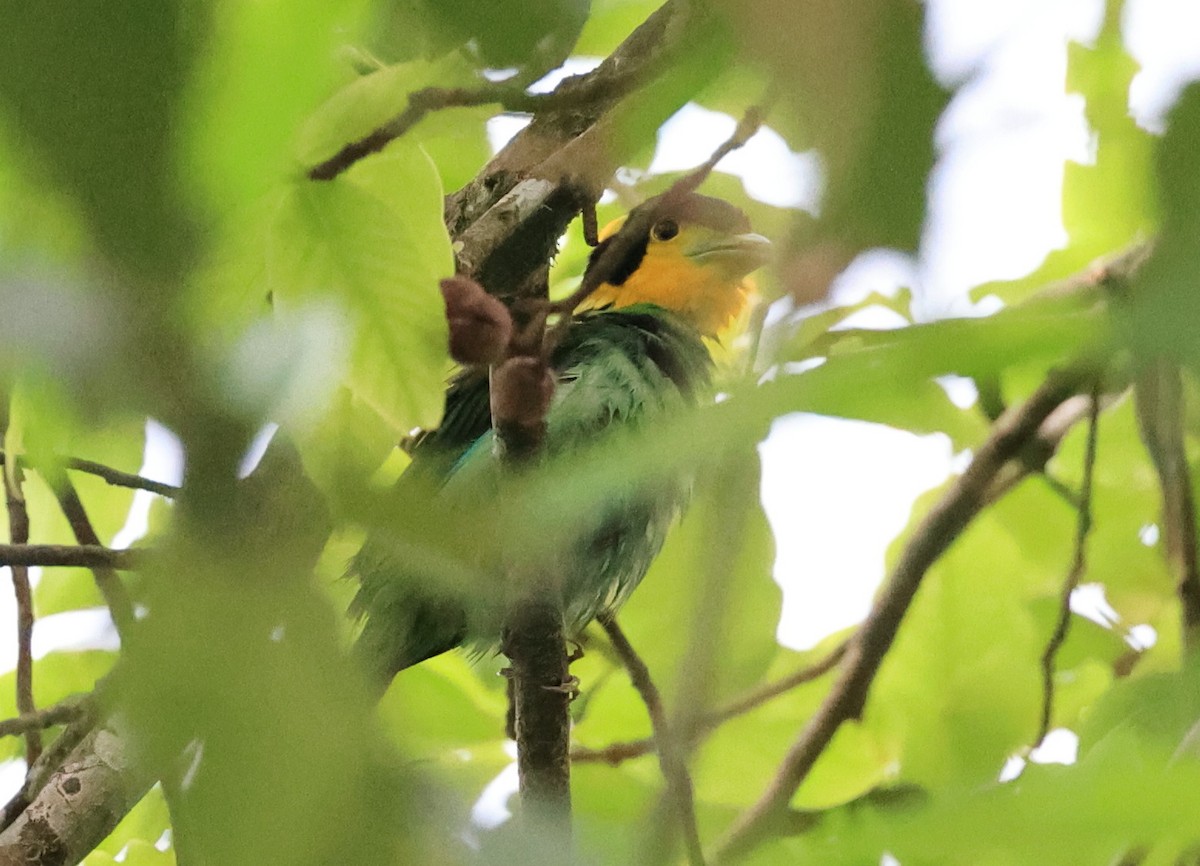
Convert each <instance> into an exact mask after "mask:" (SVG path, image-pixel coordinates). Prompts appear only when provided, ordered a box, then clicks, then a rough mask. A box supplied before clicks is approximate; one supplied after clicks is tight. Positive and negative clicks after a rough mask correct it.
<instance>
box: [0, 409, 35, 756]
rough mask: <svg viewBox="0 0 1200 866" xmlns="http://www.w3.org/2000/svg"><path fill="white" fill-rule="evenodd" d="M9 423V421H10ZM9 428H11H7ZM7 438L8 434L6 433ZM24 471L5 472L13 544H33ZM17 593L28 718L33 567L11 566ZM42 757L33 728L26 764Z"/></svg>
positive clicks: (20, 688) (21, 706) (21, 693)
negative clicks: (23, 484) (22, 485)
mask: <svg viewBox="0 0 1200 866" xmlns="http://www.w3.org/2000/svg"><path fill="white" fill-rule="evenodd" d="M6 420H7V418H6ZM5 426H6V428H7V424H6V425H5ZM3 435H4V436H5V437H7V435H8V430H7V429H5V430H4V431H3ZM21 478H22V473H21V469H20V467H18V466H13V467H8V468H6V471H5V472H4V498H5V502H6V503H7V506H8V537H9V538H10V539H11V540H12V543H13V544H26V543H28V541H29V511H28V510H27V509H26V508H25V495H24V493H23V491H22V490H21ZM9 572H10V573H11V574H12V584H13V593H14V595H15V596H16V601H17V671H16V688H17V712H18V713H20V714H21V715H23V716H24V715H28V714H30V713H33V712H35V711H36V710H37V705H36V704H35V703H34V700H33V619H34V616H33V590H32V588H31V586H30V583H29V567H28V566H26V565H20V564H16V563H10V564H9ZM41 753H42V732H41V730H40V729H38V728H31V729H29V730H27V731H26V732H25V761H26V763H27V764H28V765H30V766H32V765H33V762H34V761H36V760H37V759H38V755H40V754H41Z"/></svg>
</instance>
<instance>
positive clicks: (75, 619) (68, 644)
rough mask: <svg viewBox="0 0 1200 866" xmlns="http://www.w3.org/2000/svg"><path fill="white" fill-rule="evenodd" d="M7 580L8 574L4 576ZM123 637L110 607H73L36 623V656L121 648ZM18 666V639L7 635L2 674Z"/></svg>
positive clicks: (1, 649) (0, 658) (0, 654)
mask: <svg viewBox="0 0 1200 866" xmlns="http://www.w3.org/2000/svg"><path fill="white" fill-rule="evenodd" d="M4 580H5V582H8V581H7V576H6V577H5V578H4ZM120 647H121V641H120V639H119V638H118V637H117V630H116V628H115V627H114V626H113V621H112V616H110V615H109V612H108V608H106V607H89V608H84V609H83V610H69V611H65V612H63V613H55V614H51V615H50V616H43V617H40V618H38V619H37V620H36V621H35V622H34V624H33V647H32V649H33V657H34V659H35V660H37V659H40V658H43V657H44V656H46V655H48V654H49V653H52V652H55V651H57V650H71V651H76V652H77V651H80V650H113V651H115V650H118V649H120ZM16 666H17V642H16V641H15V640H14V639H12V638H11V637H8V635H6V639H5V640H3V641H0V674H6V673H8V672H9V671H11V670H12V669H13V668H15V667H16Z"/></svg>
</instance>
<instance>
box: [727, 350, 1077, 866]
mask: <svg viewBox="0 0 1200 866" xmlns="http://www.w3.org/2000/svg"><path fill="white" fill-rule="evenodd" d="M1084 377H1085V372H1084V371H1083V370H1081V369H1078V368H1075V369H1072V370H1070V371H1067V372H1062V373H1055V374H1052V375H1051V376H1050V377H1049V379H1048V380H1047V381H1046V382H1045V383H1044V384H1043V385H1042V386H1041V387H1039V388H1038V389H1037V391H1036V392H1034V394H1033V396H1031V397H1030V398H1029V400H1028V401H1026V402H1025V404H1024V405H1022V406H1020V407H1018V408H1016V409H1009V410H1008V411H1006V412H1005V413H1004V414H1003V415H1002V416H1001V417H1000V418H999V420H997V421H996V423H995V425H994V426H993V429H992V433H991V435H990V436H989V437H988V439H987V441H986V442H985V443H984V444H983V445H982V446H981V447H980V449H979V451H978V452H977V453H976V455H975V459H974V460H972V461H971V465H970V466H968V467H967V470H966V471H965V472H964V473H963V474H962V475H961V476H959V478H958V479H957V481H955V483H954V484H953V485H952V486H951V487H950V489H949V490H948V491H947V492H946V493H945V494H944V495H943V496H942V498H941V499H940V500H939V501H938V503H937V504H936V505H935V506H934V507H933V509H932V510H931V511H930V512H929V514H927V515H926V517H925V519H924V520H923V521H922V522H921V524H920V526H918V527H917V529H916V531H915V532H914V533H913V535H912V538H910V539H909V542H908V544H907V545H906V546H905V548H904V552H903V553H902V555H901V557H900V560H899V562H897V564H896V567H895V569H894V570H893V572H892V574H891V576H890V577H889V578H888V581H887V584H886V586H885V588H884V590H883V591H882V592H881V593H880V595H879V596H878V597H877V598H876V600H875V604H874V606H873V607H872V609H871V612H870V614H868V616H867V618H866V620H865V621H864V622H863V625H862V627H861V628H860V629H859V631H858V633H857V634H856V635H855V637H854V639H853V641H852V642H851V644H850V647H849V649H848V651H847V654H846V658H845V661H844V662H843V664H842V670H841V675H840V676H839V678H838V680H837V682H836V683H835V684H834V686H833V688H832V690H831V691H830V693H829V695H828V696H827V697H826V699H825V701H824V702H823V703H822V704H821V707H820V708H819V709H818V710H817V713H816V715H814V716H813V717H812V719H810V720H809V722H808V724H807V725H806V726H805V728H804V730H803V731H802V732H801V733H800V735H799V737H798V738H797V739H796V741H795V743H793V744H792V747H791V748H790V749H789V750H788V752H787V754H786V755H785V757H784V759H783V762H782V764H781V765H780V767H779V769H778V771H777V772H776V774H775V776H774V778H773V779H772V780H771V782H770V784H769V785H768V786H767V789H766V791H764V792H763V794H762V796H761V797H760V798H759V800H758V801H757V802H756V803H755V804H754V805H753V806H751V807H750V808H749V809H747V810H746V811H745V812H744V813H742V815H741V816H740V817H739V818H738V820H737V821H735V822H734V824H733V826H732V827H731V828H730V830H729V832H728V833H727V834H726V835H725V837H724V838H723V839H722V840H721V842H720V843H719V844H718V847H717V856H716V858H715V859H716V860H720V861H725V860H731V859H734V858H736V857H739V856H741V855H742V854H744V853H746V852H747V851H748V850H749V849H750V848H752V847H753V846H754V845H755V844H756V843H757V842H758V841H759V840H760V839H762V838H764V837H765V836H767V835H769V834H771V833H773V832H776V831H777V830H778V829H779V825H780V824H781V822H782V821H783V819H784V817H785V816H786V813H787V805H788V802H789V801H790V800H791V798H792V795H793V794H795V792H796V789H797V788H799V787H800V784H801V783H802V782H803V781H804V780H805V779H806V778H807V777H808V774H809V772H810V771H811V770H812V768H813V766H814V765H815V764H816V762H817V758H819V757H820V756H821V754H822V753H823V752H824V751H825V749H826V748H827V747H828V745H829V743H830V742H831V741H832V740H833V736H834V734H835V733H836V732H837V730H838V729H839V728H840V727H841V726H842V724H843V723H844V722H846V721H849V720H851V719H856V718H859V717H860V716H861V715H862V711H863V707H864V705H865V703H866V699H867V693H868V691H869V690H870V687H871V684H872V682H873V681H874V679H875V675H876V673H878V671H879V667H880V665H881V664H882V663H883V659H884V657H885V656H886V654H887V652H888V650H889V649H890V648H891V645H892V641H893V640H894V639H895V637H896V633H897V631H898V630H899V628H900V623H901V621H902V620H903V618H904V614H905V613H906V612H907V611H908V608H909V606H910V605H911V603H912V600H913V598H914V596H915V595H916V592H917V589H918V588H919V587H920V585H921V580H922V578H923V577H924V576H925V573H926V572H927V571H928V569H929V567H930V566H931V565H932V564H933V563H934V562H935V561H936V560H937V559H938V557H940V556H941V555H942V554H943V553H944V552H945V551H946V549H947V548H948V547H949V546H950V545H951V543H952V542H953V541H954V540H955V539H957V538H958V536H959V535H960V534H961V533H962V531H963V529H965V528H966V526H967V524H969V523H970V521H971V520H972V519H973V518H974V517H975V515H976V514H978V513H979V511H980V510H981V509H982V508H983V507H984V505H985V504H986V502H987V491H988V489H989V488H990V487H991V484H992V481H993V479H994V478H995V477H996V474H997V473H998V472H1000V470H1001V469H1002V468H1003V467H1004V465H1005V464H1006V463H1007V462H1008V461H1009V460H1011V459H1013V458H1014V457H1016V456H1017V455H1018V454H1019V453H1020V451H1021V449H1022V448H1023V447H1024V446H1025V445H1026V444H1027V443H1028V442H1029V441H1030V440H1031V439H1032V438H1033V437H1034V436H1035V435H1036V434H1037V431H1038V428H1039V427H1040V426H1041V424H1042V422H1043V421H1045V420H1046V418H1047V417H1048V416H1049V415H1050V413H1051V412H1053V411H1054V410H1055V409H1056V408H1057V407H1058V406H1059V405H1061V404H1062V403H1063V401H1065V400H1067V399H1068V398H1069V397H1070V396H1071V395H1072V394H1073V393H1075V391H1076V389H1077V387H1078V385H1079V383H1080V381H1082V380H1083V379H1084Z"/></svg>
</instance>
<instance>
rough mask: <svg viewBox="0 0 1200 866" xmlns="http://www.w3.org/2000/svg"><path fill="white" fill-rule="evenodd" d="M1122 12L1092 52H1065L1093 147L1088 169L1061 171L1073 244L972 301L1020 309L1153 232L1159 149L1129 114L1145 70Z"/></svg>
mask: <svg viewBox="0 0 1200 866" xmlns="http://www.w3.org/2000/svg"><path fill="white" fill-rule="evenodd" d="M1123 8H1124V3H1123V2H1118V0H1112V2H1109V3H1108V4H1107V6H1106V9H1107V12H1106V15H1105V19H1104V25H1103V27H1102V28H1101V31H1100V33H1099V35H1098V36H1097V37H1096V41H1095V43H1094V44H1093V45H1091V46H1086V45H1082V44H1080V43H1078V42H1072V43H1070V44H1069V45H1068V47H1067V81H1066V90H1067V92H1068V93H1071V94H1079V95H1081V96H1082V97H1083V98H1084V100H1085V103H1084V111H1085V117H1086V119H1087V123H1088V126H1089V131H1090V133H1091V136H1092V143H1093V146H1094V147H1095V156H1094V158H1093V159H1092V160H1090V161H1089V163H1088V164H1082V163H1077V162H1071V161H1068V162H1066V163H1065V164H1064V166H1063V195H1062V201H1063V208H1062V209H1063V227H1064V228H1065V229H1066V231H1067V235H1068V237H1069V241H1068V244H1067V245H1066V246H1065V247H1064V248H1062V249H1058V250H1054V251H1052V252H1051V253H1050V254H1049V255H1048V256H1047V257H1046V259H1045V261H1044V262H1043V263H1042V264H1041V265H1040V266H1039V267H1038V268H1037V269H1036V270H1034V271H1033V272H1032V273H1030V274H1028V275H1026V276H1024V277H1021V278H1020V279H1017V280H1004V281H998V282H992V283H985V284H983V285H981V286H978V287H976V288H975V289H973V290H972V292H971V296H972V297H974V298H976V299H978V298H982V297H985V296H987V295H996V296H998V297H999V298H1000V299H1001V300H1003V301H1005V302H1006V303H1010V304H1012V303H1019V302H1020V301H1023V300H1025V299H1026V298H1028V297H1029V296H1030V295H1031V294H1033V293H1034V292H1036V291H1038V290H1040V289H1043V288H1045V287H1046V286H1047V285H1049V284H1050V283H1052V282H1054V281H1056V280H1060V279H1063V278H1065V277H1068V276H1070V275H1072V274H1075V273H1078V272H1080V271H1083V270H1085V269H1086V268H1087V267H1088V266H1089V265H1091V264H1092V262H1093V261H1094V260H1096V259H1098V258H1100V257H1102V256H1107V255H1111V254H1112V253H1115V252H1118V251H1120V250H1122V249H1123V248H1125V247H1126V246H1128V245H1129V244H1131V243H1133V242H1134V241H1136V240H1139V239H1141V238H1144V237H1146V236H1147V235H1148V233H1149V232H1151V231H1152V230H1153V228H1154V226H1155V222H1156V220H1157V216H1158V206H1157V203H1156V202H1155V190H1154V179H1153V172H1152V158H1153V152H1154V144H1155V142H1154V136H1153V135H1151V134H1150V133H1149V132H1147V131H1146V130H1144V129H1142V128H1140V127H1139V126H1138V125H1137V123H1136V122H1135V121H1134V119H1133V117H1132V116H1131V114H1130V111H1129V88H1130V85H1131V83H1132V82H1133V78H1134V76H1135V75H1136V74H1137V72H1138V69H1139V66H1138V64H1137V63H1136V62H1135V61H1134V59H1133V58H1132V57H1131V56H1130V55H1129V53H1128V51H1127V50H1126V48H1125V45H1124V42H1123V40H1122V34H1121V10H1122V9H1123Z"/></svg>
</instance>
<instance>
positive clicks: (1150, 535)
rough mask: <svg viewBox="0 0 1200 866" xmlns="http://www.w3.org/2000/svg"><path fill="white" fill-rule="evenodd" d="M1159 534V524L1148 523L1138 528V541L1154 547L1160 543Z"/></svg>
mask: <svg viewBox="0 0 1200 866" xmlns="http://www.w3.org/2000/svg"><path fill="white" fill-rule="evenodd" d="M1159 535H1160V532H1159V528H1158V524H1157V523H1147V524H1146V525H1145V526H1143V527H1142V528H1141V529H1139V530H1138V541H1140V542H1141V543H1142V544H1144V545H1145V546H1146V547H1153V546H1154V545H1156V544H1158V539H1159Z"/></svg>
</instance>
